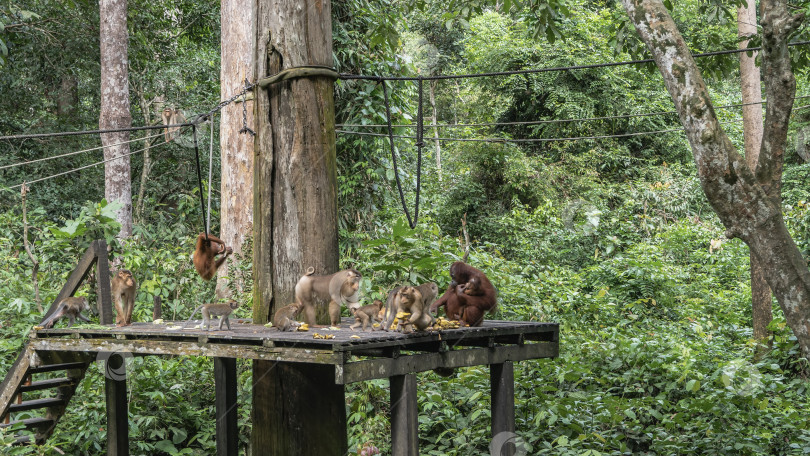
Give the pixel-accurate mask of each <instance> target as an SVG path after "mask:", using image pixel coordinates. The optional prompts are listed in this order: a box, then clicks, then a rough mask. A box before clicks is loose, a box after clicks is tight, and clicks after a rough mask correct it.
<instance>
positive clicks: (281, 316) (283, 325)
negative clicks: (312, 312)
mask: <svg viewBox="0 0 810 456" xmlns="http://www.w3.org/2000/svg"><path fill="white" fill-rule="evenodd" d="M303 308H304V305H303V304H302V303H300V302H294V303H292V304H289V305H286V306H284V307H282V308H281V309H278V310H277V311H276V313H275V315H273V326H275V327H276V328H278V330H279V331H295V330H296V328H298V327H299V326H301V323H300V322H298V321H295V317H297V316H298V314H299V313H301V309H303Z"/></svg>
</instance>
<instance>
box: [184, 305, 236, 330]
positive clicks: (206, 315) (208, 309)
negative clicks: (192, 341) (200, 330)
mask: <svg viewBox="0 0 810 456" xmlns="http://www.w3.org/2000/svg"><path fill="white" fill-rule="evenodd" d="M237 307H239V303H238V302H236V300H233V299H231V300H230V301H228V302H214V303H210V304H203V305H201V306H200V307H197V308H196V309H195V310H194V312H192V313H191V316H190V317H189V318H188V321H187V322H186V325H188V324H189V323H191V320H192V318H194V315H195V314H196V313H197V311H198V310H200V309H202V316H203V323H202V324H203V325H204V326H205V330H206V331H210V330H211V317H212V316H215V317H220V318H219V326H218V327H217V330H218V331H222V323H225V324H226V325H228V331H230V330H231V321H230V320H229V319H228V316H230V315H231V312H233V311H234V310H236V308H237Z"/></svg>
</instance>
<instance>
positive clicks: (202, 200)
mask: <svg viewBox="0 0 810 456" xmlns="http://www.w3.org/2000/svg"><path fill="white" fill-rule="evenodd" d="M191 133H192V135H193V136H194V158H195V159H196V161H197V183H198V184H199V186H200V207H201V208H202V218H203V227H204V228H205V240H206V241H207V240H208V227H207V226H206V225H205V220H206V218H207V216H206V213H205V197H204V196H203V187H202V173H201V172H200V148H199V147H198V146H197V125H196V124H192V126H191Z"/></svg>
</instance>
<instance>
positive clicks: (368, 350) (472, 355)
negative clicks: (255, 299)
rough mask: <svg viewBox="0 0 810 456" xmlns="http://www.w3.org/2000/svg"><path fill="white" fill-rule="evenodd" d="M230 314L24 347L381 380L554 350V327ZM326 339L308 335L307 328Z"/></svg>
mask: <svg viewBox="0 0 810 456" xmlns="http://www.w3.org/2000/svg"><path fill="white" fill-rule="evenodd" d="M241 321H245V320H234V322H233V323H232V324H231V326H232V329H233V330H232V331H225V330H223V331H217V330H215V329H213V327H214V326H215V325H213V324H212V330H211V331H205V330H201V329H196V328H194V327H193V325H199V323H200V320H197V321H192V323H189V324H188V326H189V328H183V329H170V328H172V327H177V326H184V325H186V322H185V321H179V322H164V323H163V324H153V323H133V324H132V325H131V326H125V327H121V328H118V327H115V326H108V327H105V328H103V329H101V328H97V327H95V328H81V327H73V328H55V329H41V330H38V331H36V332H34V333H32V338H31V341H30V342H29V346H30V347H31V348H33V349H34V350H36V351H40V350H45V351H59V352H87V353H131V354H133V355H136V356H137V355H181V356H188V355H196V356H208V357H212V358H243V359H256V360H263V361H277V362H291V363H310V364H328V365H332V366H334V367H335V375H334V383H335V384H339V385H343V384H348V383H353V382H358V381H365V380H372V379H378V378H389V377H392V376H395V375H404V374H409V373H414V372H423V371H428V370H432V369H436V368H456V367H465V366H475V365H484V364H500V363H504V362H507V361H522V360H526V359H535V358H550V357H555V356H557V354H558V344H557V341H558V325H557V324H555V323H531V322H514V321H486V322H484V325H483V326H480V327H474V328H459V329H446V330H441V331H424V332H414V333H411V334H401V333H398V332H394V331H381V330H377V331H361V330H357V331H352V330H350V329H349V325H350V324H351V323H353V322H354V319H348V318H344V319H343V321H342V324H341V326H340V329H339V330H330V329H329V328H328V327H324V328H310V329H309V330H308V331H295V332H281V331H278V330H277V329H276V328H272V327H270V328H268V327H265V326H262V325H253V324H249V323H241ZM316 333H317V334H321V335H332V336H334V338H333V339H316V338H314V335H315V334H316Z"/></svg>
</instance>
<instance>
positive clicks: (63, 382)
mask: <svg viewBox="0 0 810 456" xmlns="http://www.w3.org/2000/svg"><path fill="white" fill-rule="evenodd" d="M75 384H76V380H74V379H72V378H68V377H63V378H51V379H48V380H39V381H36V382H31V384H30V385H20V392H21V393H26V392H29V391H39V390H44V389H51V388H59V387H60V386H73V385H75Z"/></svg>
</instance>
